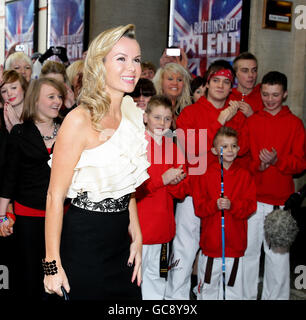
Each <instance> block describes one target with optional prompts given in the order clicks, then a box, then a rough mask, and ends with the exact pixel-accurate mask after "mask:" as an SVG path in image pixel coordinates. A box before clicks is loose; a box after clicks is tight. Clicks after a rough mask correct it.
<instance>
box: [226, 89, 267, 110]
mask: <svg viewBox="0 0 306 320" xmlns="http://www.w3.org/2000/svg"><path fill="white" fill-rule="evenodd" d="M260 86H261V84H260V83H259V84H257V85H256V86H255V87H254V89H253V90H252V91H251V92H250V93H249V94H247V95H246V96H243V94H242V93H241V92H240V91H238V89H237V88H233V89H232V92H231V94H230V95H229V98H228V100H237V101H242V100H244V101H245V102H246V103H248V104H249V105H250V106H251V107H252V110H253V111H254V112H258V111H259V110H262V109H263V103H262V100H261V94H260Z"/></svg>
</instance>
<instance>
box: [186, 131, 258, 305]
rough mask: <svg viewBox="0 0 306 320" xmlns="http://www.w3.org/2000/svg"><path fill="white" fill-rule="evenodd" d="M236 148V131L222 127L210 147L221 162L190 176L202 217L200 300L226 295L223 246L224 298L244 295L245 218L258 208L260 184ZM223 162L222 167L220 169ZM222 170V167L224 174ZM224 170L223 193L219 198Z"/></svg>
mask: <svg viewBox="0 0 306 320" xmlns="http://www.w3.org/2000/svg"><path fill="white" fill-rule="evenodd" d="M221 148H222V150H223V152H222V153H223V157H222V160H221ZM238 151H239V146H238V140H237V132H236V131H235V130H234V129H232V128H229V127H221V128H220V129H219V130H218V132H217V134H216V136H215V138H214V142H213V147H212V153H213V154H214V156H216V157H217V159H218V161H215V162H214V163H212V164H211V165H210V166H209V167H208V169H207V172H206V173H205V174H204V175H201V176H196V177H191V178H193V179H190V181H191V182H190V185H191V189H192V196H193V201H194V205H195V213H196V215H197V216H199V217H200V218H202V219H201V240H200V247H201V253H200V256H199V262H198V294H197V298H198V300H220V299H222V298H223V292H222V291H223V286H222V251H223V246H224V248H225V249H224V252H225V283H226V285H225V298H226V300H242V299H243V286H242V279H243V277H242V267H241V261H240V259H239V258H240V257H242V256H243V255H244V251H245V249H246V246H247V219H248V217H249V216H250V215H251V214H252V213H254V212H255V211H256V188H255V182H254V180H253V177H252V176H251V174H250V173H249V172H248V171H247V170H245V169H243V168H241V167H240V166H239V165H238V164H237V163H236V162H235V159H236V157H237V154H238ZM221 161H222V164H223V169H221ZM221 170H223V171H222V173H221ZM221 174H222V176H223V185H224V197H221V196H220V192H221V183H220V182H221ZM221 210H223V211H224V233H225V241H224V243H222V236H221V233H222V231H221Z"/></svg>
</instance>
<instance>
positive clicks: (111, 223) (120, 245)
mask: <svg viewBox="0 0 306 320" xmlns="http://www.w3.org/2000/svg"><path fill="white" fill-rule="evenodd" d="M128 226H129V212H128V210H125V211H122V212H109V213H107V212H96V211H90V210H86V209H82V208H79V207H76V206H74V205H71V206H70V208H69V209H68V211H67V213H66V214H65V216H64V221H63V230H62V239H61V260H62V265H63V268H64V270H65V272H66V275H67V277H68V281H69V285H70V294H69V297H70V299H71V300H130V299H132V300H136V299H141V290H140V287H138V286H137V281H136V280H135V281H134V283H131V279H132V274H133V269H134V266H133V267H129V266H128V265H127V262H128V258H129V251H130V241H131V240H130V237H129V234H128Z"/></svg>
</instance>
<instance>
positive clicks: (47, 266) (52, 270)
mask: <svg viewBox="0 0 306 320" xmlns="http://www.w3.org/2000/svg"><path fill="white" fill-rule="evenodd" d="M42 266H43V269H44V274H45V275H46V276H51V275H52V276H53V275H55V274H57V266H56V261H55V260H53V261H50V262H47V261H45V259H42Z"/></svg>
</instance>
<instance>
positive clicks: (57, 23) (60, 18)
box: [48, 0, 85, 62]
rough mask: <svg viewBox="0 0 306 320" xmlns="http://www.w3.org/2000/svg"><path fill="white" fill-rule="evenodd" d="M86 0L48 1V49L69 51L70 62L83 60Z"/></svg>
mask: <svg viewBox="0 0 306 320" xmlns="http://www.w3.org/2000/svg"><path fill="white" fill-rule="evenodd" d="M84 2H85V0H65V1H63V0H49V1H48V47H50V46H61V47H65V48H66V49H67V56H68V58H69V61H70V62H73V61H76V60H79V59H82V53H83V38H84V10H85V4H84Z"/></svg>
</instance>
